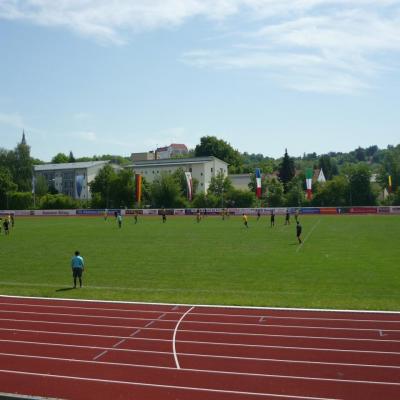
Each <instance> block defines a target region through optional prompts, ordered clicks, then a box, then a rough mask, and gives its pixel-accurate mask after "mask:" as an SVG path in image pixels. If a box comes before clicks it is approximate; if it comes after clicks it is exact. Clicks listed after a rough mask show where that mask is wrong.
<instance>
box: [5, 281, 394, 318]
mask: <svg viewBox="0 0 400 400" xmlns="http://www.w3.org/2000/svg"><path fill="white" fill-rule="evenodd" d="M3 283H4V282H3ZM1 284H2V282H0V285H1ZM109 289H113V287H110V288H109ZM232 292H235V293H237V291H236V290H232ZM252 293H254V292H252ZM262 293H265V291H263V292H262ZM280 293H281V292H280ZM394 296H397V297H398V294H396V295H394ZM2 298H5V299H24V300H43V301H47V302H48V301H54V302H55V303H56V302H62V301H64V302H71V303H80V302H81V303H88V304H107V303H108V304H128V305H129V304H133V305H142V306H170V307H171V306H172V307H174V306H183V307H190V306H193V307H199V308H216V309H218V308H223V309H232V310H235V309H238V310H276V311H313V312H328V313H338V312H342V313H353V314H354V313H360V314H395V315H396V316H397V315H400V311H382V310H340V309H339V310H335V309H332V308H294V307H253V306H227V305H216V304H180V303H178V304H176V303H151V302H149V303H143V302H142V303H141V302H137V301H121V300H91V299H68V298H58V297H30V296H15V295H13V296H11V295H6V294H2V295H0V300H1V299H2ZM4 304H7V303H4ZM159 311H161V310H159Z"/></svg>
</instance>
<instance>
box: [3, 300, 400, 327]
mask: <svg viewBox="0 0 400 400" xmlns="http://www.w3.org/2000/svg"><path fill="white" fill-rule="evenodd" d="M0 298H1V296H0ZM4 305H5V306H20V307H40V308H55V309H58V310H60V309H67V310H90V311H117V312H123V313H143V314H159V313H160V312H161V310H143V309H119V308H102V307H77V306H62V305H55V306H53V305H43V304H28V303H0V307H1V306H4ZM178 307H179V306H175V307H174V308H173V309H172V310H174V309H175V310H177V309H178ZM221 307H224V308H228V309H229V308H230V307H229V306H226V307H225V306H221ZM198 308H199V309H201V308H204V306H198ZM268 310H269V309H266V311H268ZM162 311H163V312H164V313H165V314H178V313H179V312H178V311H164V310H162ZM0 312H16V313H24V312H26V311H14V310H0ZM312 312H313V313H315V314H318V313H319V311H318V310H313V311H312ZM323 312H324V311H323ZM27 313H29V311H28V312H27ZM354 313H355V314H356V313H358V311H355V312H354ZM35 314H46V313H42V312H35ZM49 314H51V313H49ZM371 314H373V312H371ZM57 315H83V314H69V313H60V314H57ZM192 315H193V316H198V315H202V316H212V317H220V318H231V317H240V318H244V319H246V318H248V319H257V320H259V322H262V321H260V319H263V320H267V319H285V320H287V319H289V320H307V321H308V320H310V321H347V322H374V323H375V322H383V323H392V324H400V318H399V320H398V321H392V320H383V319H354V318H325V317H321V318H319V317H297V316H292V317H287V316H277V315H269V314H266V315H251V314H250V315H249V314H226V313H211V312H209V313H206V312H194V313H192ZM362 315H363V314H362ZM97 317H98V318H103V317H104V318H119V319H144V320H145V319H147V318H138V317H112V316H106V315H105V316H102V315H98V316H97ZM198 322H201V321H198ZM208 322H209V321H207V323H208ZM221 323H222V322H221ZM256 325H259V324H256Z"/></svg>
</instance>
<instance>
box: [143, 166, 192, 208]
mask: <svg viewBox="0 0 400 400" xmlns="http://www.w3.org/2000/svg"><path fill="white" fill-rule="evenodd" d="M151 199H152V203H153V205H154V206H155V207H167V208H170V207H185V205H186V199H185V198H184V196H183V193H182V190H181V187H180V185H179V183H178V182H177V181H176V179H175V178H174V177H173V176H172V175H171V174H167V173H161V175H160V176H158V177H157V178H156V179H155V180H154V181H153V183H152V184H151Z"/></svg>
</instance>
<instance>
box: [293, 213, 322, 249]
mask: <svg viewBox="0 0 400 400" xmlns="http://www.w3.org/2000/svg"><path fill="white" fill-rule="evenodd" d="M320 222H321V218H320V219H319V220H318V221H317V222H316V223H315V224H314V225H313V227H312V228H311V230H310V232H308V234H307V236H306V237H305V238H304V240H303V241H302V242H301V244H300V246H299V247H298V248H297V249H296V253H298V252H299V250H300V249H301V248H302V247H303V245H304V243H305V242H306V240H307V239H308V238H309V237H310V236H311V234H312V233H313V232H314V230H315V228H316V227H317V226H318V225H319V223H320Z"/></svg>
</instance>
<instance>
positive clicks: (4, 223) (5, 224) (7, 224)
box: [3, 217, 10, 235]
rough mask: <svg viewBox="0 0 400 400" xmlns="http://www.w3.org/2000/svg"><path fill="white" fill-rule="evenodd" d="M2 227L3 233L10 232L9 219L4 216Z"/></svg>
mask: <svg viewBox="0 0 400 400" xmlns="http://www.w3.org/2000/svg"><path fill="white" fill-rule="evenodd" d="M3 228H4V234H5V235H8V234H9V233H10V221H9V219H8V218H7V217H5V218H4V222H3Z"/></svg>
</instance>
